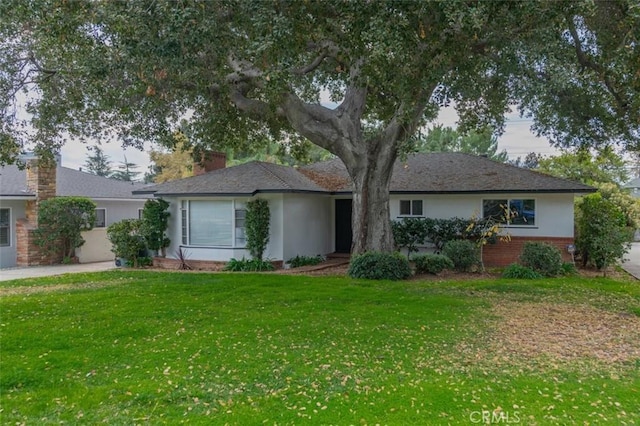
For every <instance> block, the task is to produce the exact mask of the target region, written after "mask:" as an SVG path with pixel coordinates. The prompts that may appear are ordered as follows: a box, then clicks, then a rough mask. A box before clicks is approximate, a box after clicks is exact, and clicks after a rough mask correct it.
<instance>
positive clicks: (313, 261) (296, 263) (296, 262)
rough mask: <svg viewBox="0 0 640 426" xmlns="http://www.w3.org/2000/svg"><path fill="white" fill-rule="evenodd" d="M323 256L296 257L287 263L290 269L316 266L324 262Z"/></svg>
mask: <svg viewBox="0 0 640 426" xmlns="http://www.w3.org/2000/svg"><path fill="white" fill-rule="evenodd" d="M324 260H325V258H324V256H320V255H318V256H296V257H293V258H291V259H289V260H288V261H287V263H288V264H289V265H291V267H292V268H299V267H301V266H309V265H317V264H319V263H322V262H324Z"/></svg>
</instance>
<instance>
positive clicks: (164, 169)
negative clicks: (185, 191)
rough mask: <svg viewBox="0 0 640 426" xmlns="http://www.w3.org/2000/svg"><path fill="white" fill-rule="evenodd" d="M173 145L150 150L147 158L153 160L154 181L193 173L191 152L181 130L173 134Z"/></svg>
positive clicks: (178, 177)
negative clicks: (167, 147) (168, 147)
mask: <svg viewBox="0 0 640 426" xmlns="http://www.w3.org/2000/svg"><path fill="white" fill-rule="evenodd" d="M174 138H175V145H174V146H173V147H172V148H171V149H164V150H159V151H156V150H151V152H149V158H150V159H151V161H152V162H153V166H152V167H154V168H155V170H156V175H155V178H154V179H153V181H154V182H155V183H162V182H167V181H170V180H176V179H182V178H186V177H189V176H191V175H192V174H193V167H192V165H193V154H192V148H191V147H190V146H189V140H188V139H187V137H186V136H185V134H184V133H182V132H176V133H175V134H174Z"/></svg>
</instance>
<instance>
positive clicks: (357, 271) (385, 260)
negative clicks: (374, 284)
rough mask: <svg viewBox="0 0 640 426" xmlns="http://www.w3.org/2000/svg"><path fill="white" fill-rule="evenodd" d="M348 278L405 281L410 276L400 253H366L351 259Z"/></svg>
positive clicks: (407, 266)
mask: <svg viewBox="0 0 640 426" xmlns="http://www.w3.org/2000/svg"><path fill="white" fill-rule="evenodd" d="M349 276H350V277H352V278H365V279H368V280H405V279H407V278H409V277H410V276H411V267H410V266H409V261H408V260H407V258H406V257H405V256H403V255H401V254H400V253H377V252H366V253H362V254H358V255H355V256H353V257H352V258H351V263H350V264H349Z"/></svg>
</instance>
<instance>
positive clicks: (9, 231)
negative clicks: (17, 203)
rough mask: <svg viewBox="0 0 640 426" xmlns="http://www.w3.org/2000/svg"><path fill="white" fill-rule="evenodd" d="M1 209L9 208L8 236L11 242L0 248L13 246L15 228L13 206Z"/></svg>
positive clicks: (0, 208)
mask: <svg viewBox="0 0 640 426" xmlns="http://www.w3.org/2000/svg"><path fill="white" fill-rule="evenodd" d="M0 210H9V222H8V225H7V228H8V231H7V237H8V240H9V243H8V244H7V245H0V248H3V247H13V238H12V237H13V232H12V230H13V228H12V227H11V218H12V217H13V211H12V210H11V207H0Z"/></svg>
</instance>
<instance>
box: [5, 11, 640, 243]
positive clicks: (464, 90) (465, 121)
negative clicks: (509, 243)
mask: <svg viewBox="0 0 640 426" xmlns="http://www.w3.org/2000/svg"><path fill="white" fill-rule="evenodd" d="M639 14H640V11H639V8H638V6H637V3H636V2H635V1H634V0H618V1H616V0H607V1H599V0H595V1H591V2H548V1H538V0H536V1H517V2H514V1H504V2H502V1H491V2H488V1H487V2H482V1H457V2H453V1H452V2H425V1H344V0H326V1H313V0H306V1H302V0H300V1H277V0H275V1H263V0H261V1H250V0H238V1H233V0H220V1H201V2H198V1H188V0H183V1H166V0H153V1H112V0H91V1H88V0H87V1H73V0H32V1H29V2H25V1H23V0H15V1H4V2H2V5H0V16H2V17H3V18H2V20H1V21H0V40H2V41H0V43H1V47H2V52H3V55H2V58H0V85H1V87H0V90H1V91H2V93H3V97H2V99H0V105H1V106H2V128H1V133H0V137H1V138H2V139H1V142H2V150H1V154H2V160H3V161H5V162H6V161H12V159H14V158H15V154H16V152H17V151H18V150H19V149H20V148H21V146H22V144H23V143H24V140H25V139H24V138H25V137H30V138H32V139H33V140H34V141H35V142H36V143H37V147H38V149H39V150H41V151H43V152H44V151H46V150H51V149H55V148H56V147H57V146H59V144H61V143H63V138H64V135H67V134H68V135H72V136H81V137H100V135H102V134H103V132H116V133H119V135H120V137H121V140H123V141H124V143H126V144H130V145H139V144H140V143H141V142H142V141H144V140H153V141H164V142H165V143H167V144H170V143H171V141H172V138H171V134H172V131H173V130H175V126H177V124H178V123H179V121H180V120H181V119H184V118H187V119H188V120H189V121H190V124H191V126H192V129H191V131H192V132H193V134H194V135H197V138H196V139H197V140H198V141H199V146H198V147H199V148H203V149H205V148H206V149H210V148H214V149H215V148H221V147H228V146H236V147H239V148H242V146H245V144H250V143H253V141H259V140H265V135H267V136H270V137H271V138H272V140H273V139H276V140H281V141H286V142H287V143H291V144H295V143H297V142H296V141H297V140H299V139H300V138H306V139H308V140H309V141H311V142H313V143H314V144H316V145H318V146H320V147H323V148H325V149H327V150H329V151H330V152H332V153H333V154H335V155H337V156H338V157H340V159H341V160H342V161H343V162H344V164H345V165H346V167H347V170H348V171H349V174H350V176H351V178H352V179H353V184H354V196H353V228H354V234H353V235H354V247H353V249H354V251H355V252H361V251H363V250H381V251H388V250H391V249H392V247H393V241H392V235H391V230H390V226H389V203H388V200H389V181H390V175H391V170H392V165H393V163H394V161H395V160H396V158H397V156H398V154H399V152H401V151H402V150H404V149H406V148H407V144H409V143H410V141H411V136H412V135H413V134H414V132H416V130H417V129H418V128H419V127H420V126H422V125H423V124H425V123H426V122H428V121H429V120H431V119H433V118H434V117H435V116H436V113H437V111H438V109H439V108H440V107H442V106H443V105H448V104H450V103H452V104H453V105H455V107H456V109H457V111H458V113H459V115H460V117H461V129H463V130H464V129H468V128H484V127H486V126H490V127H492V128H494V129H496V131H498V132H499V131H500V129H502V126H503V116H504V113H505V111H507V110H508V109H509V108H510V107H512V106H517V107H518V108H520V110H521V111H522V112H523V114H525V115H527V116H531V117H532V118H533V119H534V120H535V125H534V129H535V130H536V131H537V132H539V133H540V134H544V135H546V136H548V137H550V138H551V139H552V140H553V141H554V142H555V143H557V144H565V145H580V144H584V145H590V146H597V145H599V144H601V143H622V144H626V145H627V146H628V147H629V148H630V149H634V150H637V149H638V139H639V127H640V123H639V117H640V114H639V112H640V96H637V95H638V92H640V76H639V74H638V69H639V68H640V60H639V57H640V54H639V52H640V46H639V42H640V40H639V38H640V37H639V35H638V29H639V28H640V18H639ZM23 89H28V90H29V91H30V92H29V93H30V94H31V95H32V96H31V97H28V98H27V101H24V102H25V104H26V109H27V110H28V111H29V112H30V113H31V114H32V115H31V116H29V117H28V118H27V120H29V121H30V123H29V124H30V126H32V127H33V128H34V129H35V131H36V134H35V135H26V134H24V133H22V132H23V130H24V128H23V127H21V126H22V125H23V124H24V123H23V122H21V121H22V119H21V117H20V115H19V114H16V106H19V104H20V103H21V102H23V100H24V99H25V98H24V97H21V96H19V94H20V93H21V90H23ZM329 101H332V102H333V103H330V102H329ZM18 109H19V108H18ZM196 154H197V153H196Z"/></svg>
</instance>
